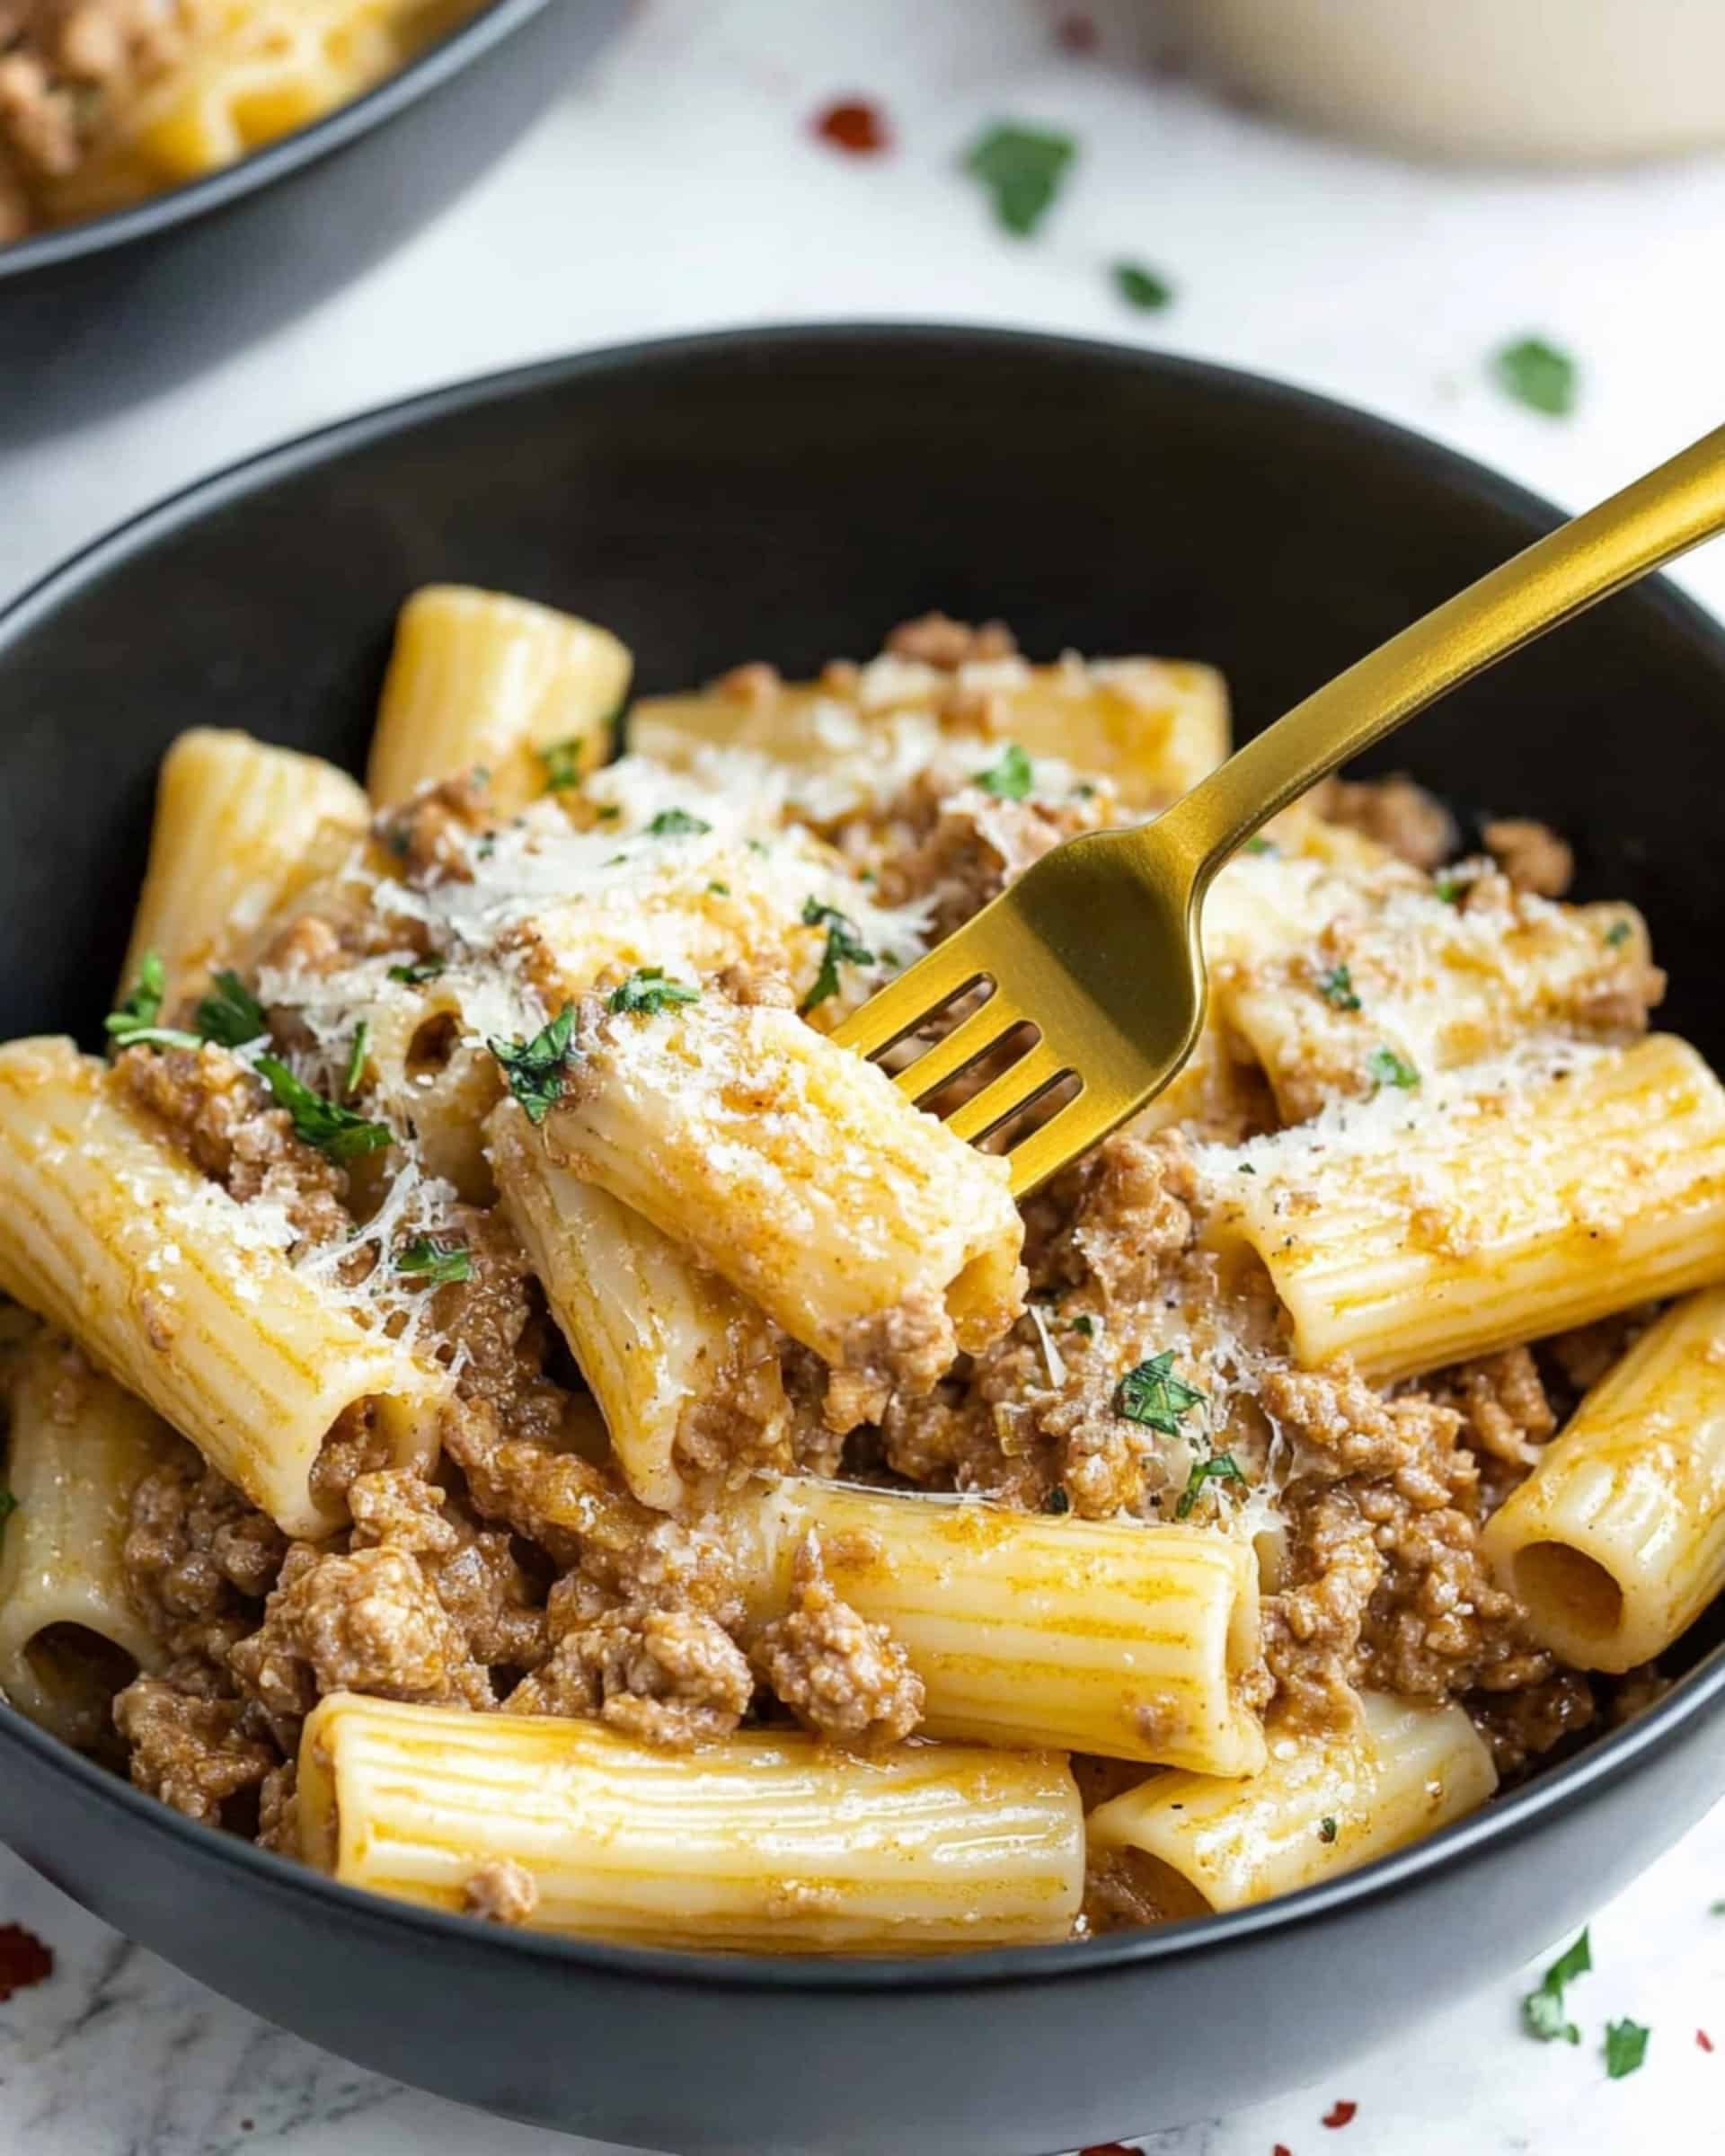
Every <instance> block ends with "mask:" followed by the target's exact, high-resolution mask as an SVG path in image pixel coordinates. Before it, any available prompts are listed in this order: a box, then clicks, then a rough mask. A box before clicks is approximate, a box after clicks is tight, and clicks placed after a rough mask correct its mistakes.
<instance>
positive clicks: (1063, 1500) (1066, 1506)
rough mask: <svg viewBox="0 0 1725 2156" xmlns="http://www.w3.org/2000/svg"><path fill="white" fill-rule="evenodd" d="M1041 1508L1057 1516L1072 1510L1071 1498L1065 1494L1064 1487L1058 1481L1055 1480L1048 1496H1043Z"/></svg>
mask: <svg viewBox="0 0 1725 2156" xmlns="http://www.w3.org/2000/svg"><path fill="white" fill-rule="evenodd" d="M1042 1509H1043V1511H1044V1512H1051V1513H1053V1514H1054V1515H1055V1516H1056V1517H1057V1518H1058V1517H1059V1516H1060V1515H1061V1514H1063V1513H1067V1512H1070V1511H1071V1510H1072V1499H1071V1498H1069V1497H1068V1496H1067V1495H1066V1489H1065V1488H1064V1487H1063V1486H1062V1485H1061V1484H1060V1483H1058V1482H1057V1483H1056V1484H1055V1486H1054V1488H1053V1489H1051V1490H1050V1491H1049V1492H1048V1496H1047V1497H1046V1498H1043V1500H1042Z"/></svg>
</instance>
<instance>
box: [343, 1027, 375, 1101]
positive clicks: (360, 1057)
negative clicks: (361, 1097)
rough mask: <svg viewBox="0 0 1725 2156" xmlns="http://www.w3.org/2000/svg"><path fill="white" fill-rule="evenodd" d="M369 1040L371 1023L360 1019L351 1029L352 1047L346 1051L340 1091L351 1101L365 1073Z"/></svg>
mask: <svg viewBox="0 0 1725 2156" xmlns="http://www.w3.org/2000/svg"><path fill="white" fill-rule="evenodd" d="M370 1038H371V1021H370V1020H369V1019H367V1018H362V1019H361V1020H360V1021H359V1023H358V1025H357V1026H356V1027H355V1028H354V1029H353V1046H352V1047H351V1048H349V1051H348V1074H347V1077H346V1079H345V1081H344V1082H343V1084H342V1087H341V1091H342V1093H343V1094H344V1095H345V1097H346V1098H347V1099H348V1100H352V1098H353V1096H354V1095H355V1093H357V1092H358V1090H359V1081H360V1079H361V1078H362V1077H364V1075H365V1071H366V1043H367V1041H368V1040H369V1039H370Z"/></svg>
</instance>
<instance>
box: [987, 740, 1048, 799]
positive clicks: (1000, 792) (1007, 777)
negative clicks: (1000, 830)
mask: <svg viewBox="0 0 1725 2156" xmlns="http://www.w3.org/2000/svg"><path fill="white" fill-rule="evenodd" d="M976 783H977V785H978V786H980V787H981V788H982V791H984V792H985V793H992V794H993V795H994V796H995V799H996V800H1002V801H1022V800H1025V799H1026V797H1027V796H1028V795H1029V793H1030V791H1031V787H1032V786H1033V785H1034V784H1035V783H1036V774H1035V773H1034V772H1033V771H1032V770H1031V759H1030V758H1029V757H1028V756H1027V755H1025V754H1024V751H1023V750H1022V748H1021V747H1019V746H1018V743H1017V742H1016V741H1009V742H1008V743H1007V744H1006V746H1005V747H1004V748H1003V749H1002V750H1001V752H1000V755H999V756H998V757H997V758H996V759H995V762H994V763H992V764H990V765H989V766H988V768H987V770H986V771H979V772H978V773H977V777H976Z"/></svg>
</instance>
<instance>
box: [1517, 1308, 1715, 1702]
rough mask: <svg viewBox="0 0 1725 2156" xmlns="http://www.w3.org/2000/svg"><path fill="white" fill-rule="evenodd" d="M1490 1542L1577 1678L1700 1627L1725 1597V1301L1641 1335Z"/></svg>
mask: <svg viewBox="0 0 1725 2156" xmlns="http://www.w3.org/2000/svg"><path fill="white" fill-rule="evenodd" d="M1484 1541H1485V1549H1486V1551H1487V1554H1488V1555H1489V1556H1490V1557H1491V1560H1492V1562H1493V1563H1494V1565H1495V1566H1496V1567H1497V1569H1498V1572H1499V1577H1501V1578H1502V1581H1503V1584H1504V1585H1505V1586H1507V1587H1508V1588H1509V1589H1510V1590H1511V1592H1512V1593H1514V1594H1515V1595H1518V1596H1519V1597H1520V1599H1521V1601H1522V1602H1523V1603H1524V1604H1526V1610H1527V1621H1528V1623H1529V1625H1530V1627H1531V1629H1532V1630H1533V1632H1534V1635H1535V1638H1536V1639H1539V1640H1540V1641H1541V1643H1542V1644H1543V1645H1544V1646H1546V1647H1549V1648H1552V1649H1553V1651H1554V1652H1555V1653H1556V1654H1557V1655H1559V1656H1560V1657H1561V1659H1562V1660H1563V1661H1565V1662H1567V1663H1569V1664H1570V1666H1572V1667H1574V1668H1576V1669H1599V1670H1609V1671H1623V1670H1628V1669H1633V1668H1634V1667H1635V1666H1637V1665H1638V1664H1639V1663H1642V1662H1649V1661H1651V1660H1652V1658H1653V1657H1654V1656H1655V1655H1659V1654H1662V1653H1663V1652H1664V1650H1665V1649H1666V1648H1668V1647H1669V1646H1670V1645H1671V1643H1672V1641H1673V1640H1674V1639H1676V1638H1677V1637H1678V1635H1679V1634H1680V1633H1681V1632H1683V1631H1684V1630H1686V1629H1687V1627H1688V1626H1689V1625H1690V1624H1692V1623H1693V1622H1694V1620H1695V1619H1696V1618H1697V1617H1698V1616H1699V1615H1700V1614H1701V1613H1702V1611H1703V1610H1704V1609H1705V1608H1706V1606H1707V1604H1709V1603H1710V1602H1712V1600H1713V1598H1714V1596H1715V1595H1718V1594H1719V1593H1720V1592H1721V1589H1725V1289H1721V1288H1712V1289H1710V1290H1708V1292H1707V1293H1706V1294H1698V1295H1692V1296H1690V1297H1689V1298H1688V1299H1687V1300H1686V1301H1685V1302H1682V1303H1677V1304H1676V1306H1675V1307H1674V1308H1673V1309H1671V1310H1668V1312H1666V1314H1665V1315H1664V1317H1662V1318H1661V1319H1660V1320H1659V1323H1658V1324H1657V1325H1655V1326H1654V1327H1653V1328H1652V1329H1651V1330H1650V1331H1648V1332H1646V1333H1644V1334H1643V1335H1642V1336H1641V1339H1639V1340H1638V1341H1637V1342H1636V1343H1635V1345H1634V1347H1632V1348H1631V1349H1630V1351H1629V1353H1628V1354H1627V1355H1626V1356H1624V1357H1623V1361H1622V1362H1620V1363H1619V1364H1618V1365H1617V1366H1616V1367H1615V1369H1614V1370H1612V1371H1610V1372H1608V1373H1607V1374H1606V1376H1605V1377H1604V1378H1602V1379H1601V1380H1600V1382H1599V1383H1598V1384H1597V1385H1596V1386H1595V1387H1594V1388H1593V1390H1592V1392H1589V1393H1588V1396H1587V1398H1586V1399H1585V1400H1584V1401H1582V1403H1581V1405H1580V1407H1579V1409H1578V1410H1577V1412H1576V1414H1575V1416H1574V1418H1573V1419H1572V1420H1571V1421H1570V1424H1569V1425H1568V1427H1566V1428H1565V1429H1563V1430H1562V1431H1561V1433H1560V1434H1559V1436H1557V1437H1556V1438H1554V1439H1553V1442H1552V1443H1551V1444H1550V1445H1547V1446H1546V1447H1545V1449H1544V1452H1543V1453H1542V1454H1540V1457H1539V1462H1538V1464H1537V1465H1536V1466H1535V1469H1534V1471H1533V1473H1532V1474H1531V1475H1529V1476H1528V1478H1527V1480H1526V1481H1525V1482H1523V1483H1522V1484H1521V1485H1520V1487H1519V1488H1518V1489H1516V1490H1515V1491H1514V1492H1513V1493H1512V1494H1511V1496H1510V1497H1509V1498H1508V1501H1507V1502H1506V1503H1505V1504H1504V1505H1502V1506H1501V1507H1499V1510H1498V1511H1497V1512H1496V1513H1494V1514H1493V1515H1492V1517H1491V1520H1490V1522H1489V1523H1488V1524H1487V1526H1486V1530H1485V1537H1484Z"/></svg>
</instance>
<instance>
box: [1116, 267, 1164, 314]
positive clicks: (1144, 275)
mask: <svg viewBox="0 0 1725 2156" xmlns="http://www.w3.org/2000/svg"><path fill="white" fill-rule="evenodd" d="M1111 274H1112V276H1113V278H1114V289H1115V290H1116V291H1117V292H1118V293H1119V296H1120V297H1121V298H1122V299H1123V300H1125V302H1126V304H1127V305H1128V306H1130V307H1142V308H1144V309H1145V310H1146V313H1150V314H1154V313H1156V312H1158V311H1159V310H1160V309H1162V308H1163V307H1169V306H1172V305H1173V302H1174V287H1172V285H1171V284H1170V283H1169V282H1168V279H1167V278H1165V277H1158V276H1157V275H1156V272H1155V271H1154V270H1146V268H1145V266H1144V264H1143V263H1142V262H1116V263H1115V265H1114V268H1113V270H1112V273H1111Z"/></svg>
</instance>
